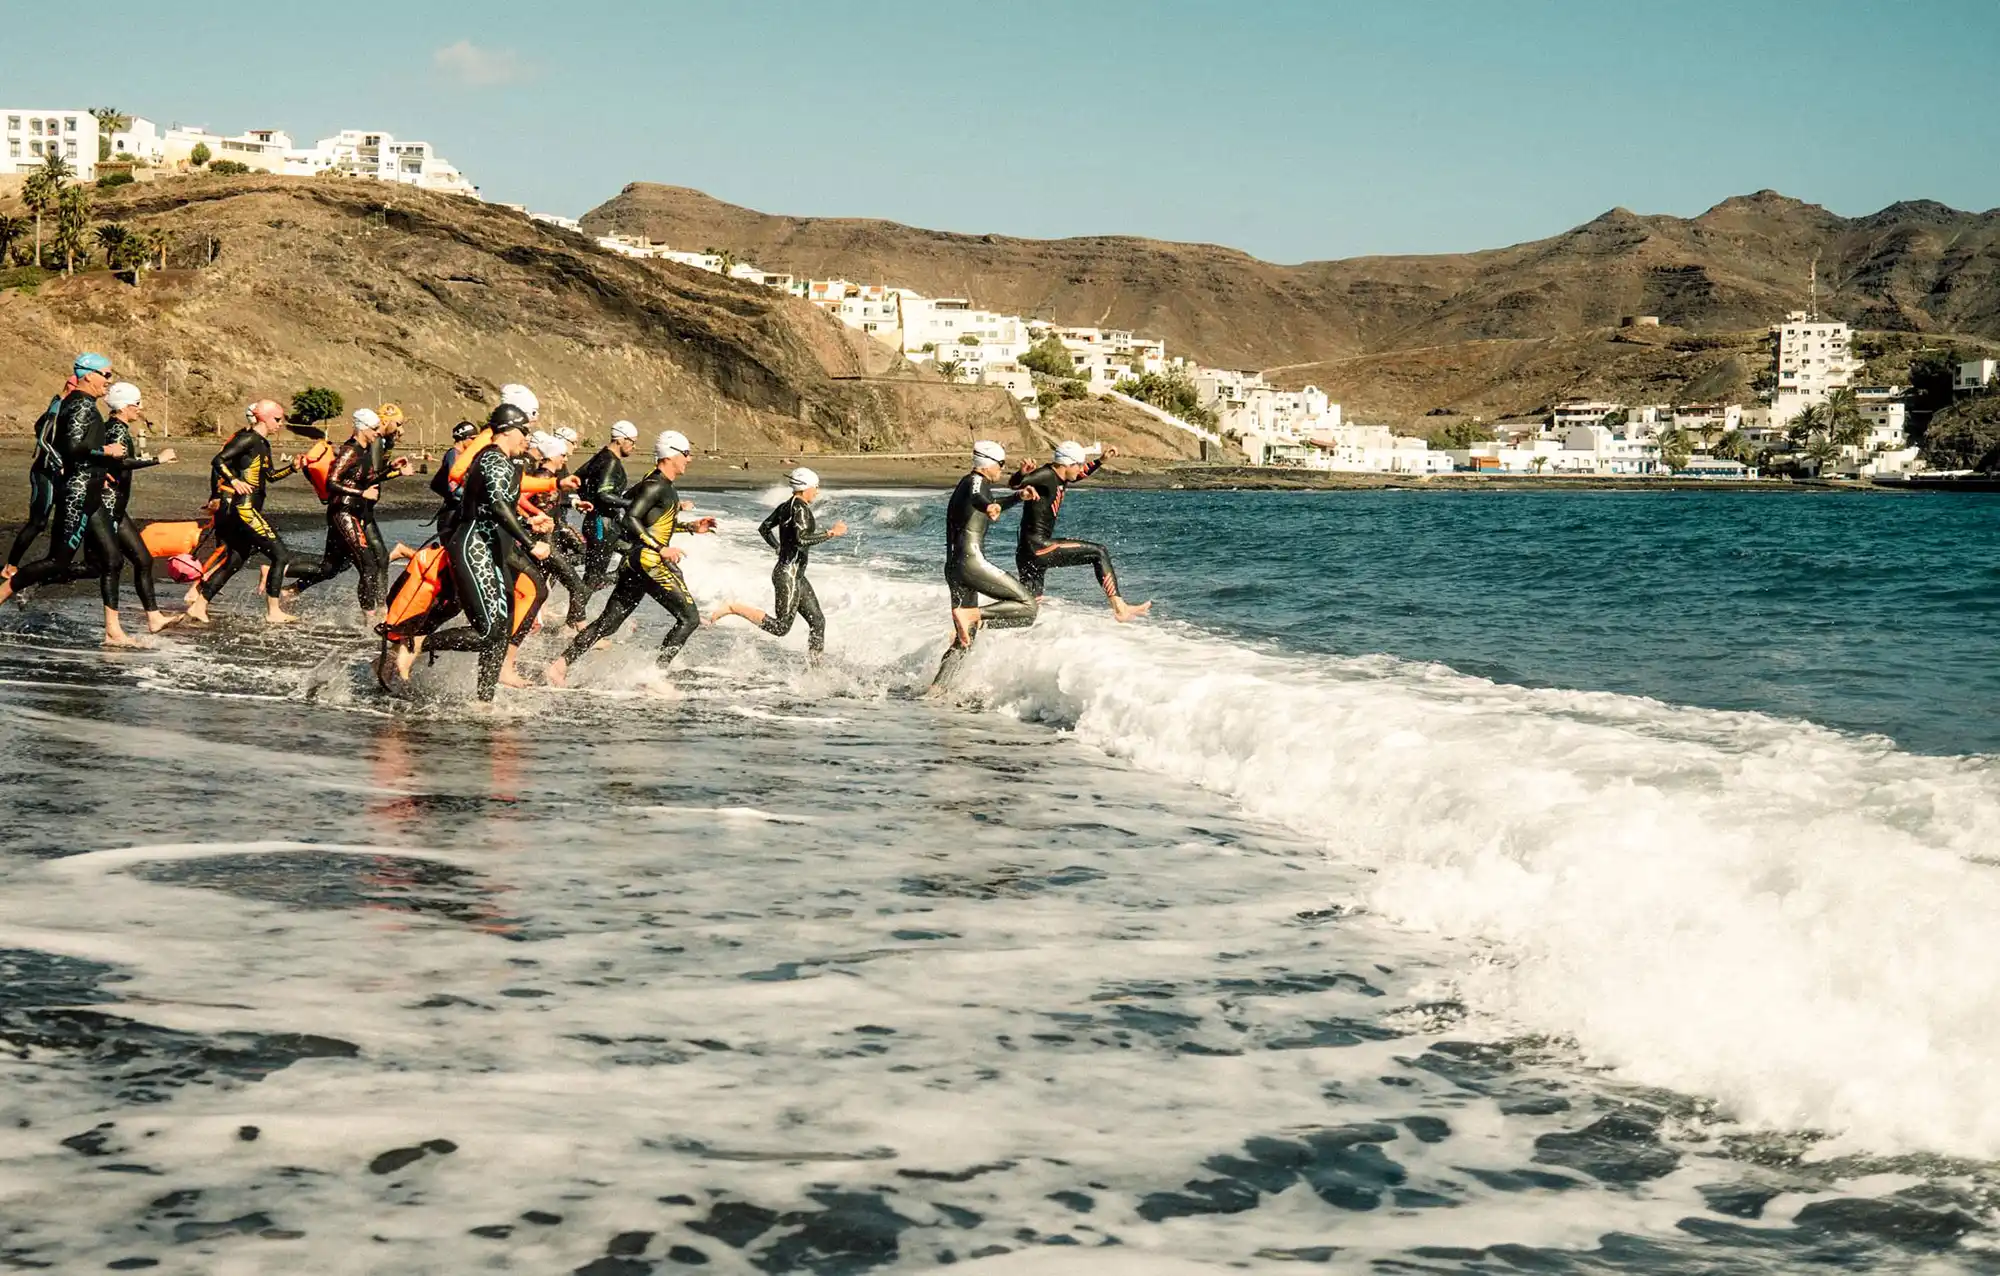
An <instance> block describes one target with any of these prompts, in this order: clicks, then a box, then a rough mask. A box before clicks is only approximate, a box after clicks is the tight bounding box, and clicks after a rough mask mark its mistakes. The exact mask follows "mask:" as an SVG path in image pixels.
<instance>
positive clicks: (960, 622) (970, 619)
mask: <svg viewBox="0 0 2000 1276" xmlns="http://www.w3.org/2000/svg"><path fill="white" fill-rule="evenodd" d="M977 628H979V608H977V607H954V608H952V609H951V645H952V646H954V647H970V646H971V645H972V632H973V630H975V629H977Z"/></svg>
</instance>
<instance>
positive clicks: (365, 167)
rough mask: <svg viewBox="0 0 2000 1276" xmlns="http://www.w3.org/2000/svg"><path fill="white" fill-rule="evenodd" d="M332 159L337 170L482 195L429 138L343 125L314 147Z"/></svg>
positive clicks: (419, 185) (358, 175)
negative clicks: (403, 137)
mask: <svg viewBox="0 0 2000 1276" xmlns="http://www.w3.org/2000/svg"><path fill="white" fill-rule="evenodd" d="M313 149H314V150H315V151H317V152H318V153H319V154H321V155H325V156H329V157H331V159H332V164H331V167H332V168H333V170H334V171H335V172H338V173H344V174H350V175H352V176H355V177H372V178H374V179H376V180H377V181H382V182H397V183H400V184H402V185H404V186H415V187H417V188H419V189H420V190H431V191H443V192H444V193H446V194H448V195H469V196H471V197H473V198H475V199H476V198H478V196H479V188H478V187H477V186H474V185H473V184H472V183H471V182H470V181H467V180H466V178H465V175H464V174H463V173H461V172H459V171H458V169H456V168H454V167H453V166H452V165H451V164H450V162H448V161H447V160H446V159H445V158H444V157H443V156H442V155H439V154H438V153H437V150H436V148H435V147H433V146H432V145H431V144H430V143H429V142H398V141H397V140H396V139H395V137H394V135H392V134H389V133H382V132H376V131H374V130H371V129H342V130H341V131H340V132H339V133H337V134H335V135H334V136H332V137H326V138H321V139H320V141H319V144H318V145H317V146H315V147H314V148H313Z"/></svg>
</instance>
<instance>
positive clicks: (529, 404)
mask: <svg viewBox="0 0 2000 1276" xmlns="http://www.w3.org/2000/svg"><path fill="white" fill-rule="evenodd" d="M500 402H502V403H506V404H510V405H512V406H514V407H517V408H519V409H521V411H523V412H525V413H527V414H528V419H529V420H530V421H532V420H534V419H535V418H536V417H538V416H540V415H541V414H542V401H541V400H540V399H537V398H536V397H535V392H534V391H533V390H530V389H529V388H528V387H527V386H524V385H517V384H511V383H510V384H508V385H503V386H501V387H500Z"/></svg>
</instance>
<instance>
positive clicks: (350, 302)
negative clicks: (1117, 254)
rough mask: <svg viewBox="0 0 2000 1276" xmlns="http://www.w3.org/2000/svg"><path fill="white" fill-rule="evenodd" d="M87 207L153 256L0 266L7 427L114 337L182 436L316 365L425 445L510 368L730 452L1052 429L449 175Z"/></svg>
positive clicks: (1176, 447)
mask: <svg viewBox="0 0 2000 1276" xmlns="http://www.w3.org/2000/svg"><path fill="white" fill-rule="evenodd" d="M9 211H13V212H18V204H14V205H11V206H10V205H9V204H8V202H7V201H4V200H0V212H9ZM95 217H96V218H97V219H98V220H100V221H115V222H119V223H122V224H124V225H126V226H128V227H131V228H134V229H145V230H152V229H157V230H160V231H163V232H165V233H166V234H167V235H168V236H169V238H170V241H171V243H172V245H173V247H172V248H171V249H170V251H169V254H168V258H169V260H168V266H169V267H170V268H169V269H167V270H164V271H152V270H149V271H146V272H144V273H142V274H141V275H139V276H138V281H137V283H136V285H135V284H133V283H131V282H123V281H121V280H119V279H118V278H116V277H114V276H112V275H111V274H109V273H107V272H105V271H103V270H102V269H95V270H92V271H89V272H87V273H81V274H78V275H77V276H76V277H74V278H63V277H60V276H57V277H55V278H51V279H47V280H44V281H40V282H39V283H30V284H28V285H26V286H17V287H0V429H5V430H6V431H8V432H20V431H24V430H25V429H27V428H28V425H29V424H30V423H31V422H32V421H33V420H34V419H35V416H36V414H37V413H38V412H39V411H40V410H41V408H42V406H43V404H45V403H46V402H47V400H48V396H49V394H50V393H51V392H53V391H54V390H55V389H56V388H57V387H59V386H60V384H61V372H62V370H64V369H66V368H67V367H68V366H69V361H70V360H71V359H72V358H73V357H74V356H75V353H76V352H77V351H78V350H101V351H103V352H105V353H106V354H108V355H110V356H111V358H112V359H113V361H114V363H115V364H116V366H117V368H118V369H119V370H120V372H121V373H122V374H124V375H128V376H130V377H131V378H132V379H133V380H135V381H136V382H138V383H139V385H140V386H141V388H142V390H143V391H144V393H145V394H146V396H147V407H148V411H149V412H150V413H151V414H153V416H154V417H155V419H156V420H159V419H164V420H166V421H167V422H168V423H170V424H172V425H173V426H174V427H175V429H176V432H177V433H178V432H184V431H187V430H188V429H190V428H193V429H195V430H196V431H197V432H203V433H206V432H212V431H214V430H217V429H221V430H225V431H226V430H230V429H234V428H235V427H236V425H237V424H238V423H240V421H241V413H242V406H243V404H244V403H245V402H246V401H248V400H250V399H255V398H260V397H264V396H272V397H279V398H284V397H287V396H289V395H290V394H292V393H293V392H295V391H297V390H298V389H300V388H302V387H303V386H305V385H308V384H314V385H324V386H328V387H331V388H333V389H335V390H337V391H338V392H339V393H340V394H341V395H342V396H343V397H344V398H345V399H346V400H347V402H348V403H349V405H350V406H360V405H363V404H372V403H379V402H384V401H395V402H398V403H400V404H402V405H403V406H404V407H405V408H407V409H408V410H409V411H410V412H411V414H412V418H413V420H414V421H415V422H416V423H417V426H418V431H419V433H418V438H417V442H418V443H419V445H423V444H429V445H431V446H433V447H435V446H436V445H438V444H439V443H440V442H441V441H442V440H443V438H444V436H445V434H446V432H447V431H448V430H449V428H450V426H451V424H452V423H453V422H454V421H457V420H459V419H460V418H463V417H482V416H483V415H484V413H485V412H486V410H487V409H488V408H489V407H490V406H491V405H492V403H493V402H494V401H495V398H496V396H497V393H498V387H499V386H500V385H501V384H503V383H505V382H508V381H522V382H526V383H528V384H530V385H532V386H533V387H534V388H535V389H536V390H537V392H538V393H539V394H540V396H541V400H542V404H543V416H544V419H545V420H547V421H549V422H550V423H551V424H567V425H572V426H575V427H576V428H578V429H579V430H580V431H581V432H582V433H583V434H584V435H585V436H586V437H589V438H596V439H602V438H603V437H604V434H605V431H606V430H607V429H608V427H609V424H610V422H612V421H613V420H616V419H618V418H620V417H627V418H630V419H632V420H633V421H635V422H637V423H639V425H640V427H641V429H642V430H646V431H653V430H658V429H663V428H666V427H669V426H673V427H677V428H680V429H683V430H685V431H686V432H687V433H688V434H689V435H690V436H691V437H692V438H694V439H695V440H696V442H697V443H698V444H699V445H700V446H702V447H703V448H704V449H706V448H708V447H710V446H714V447H718V448H720V449H722V450H724V451H732V452H738V453H754V454H769V453H812V452H853V451H860V450H866V451H872V452H901V451H932V450H946V451H952V452H956V451H957V450H959V449H960V448H962V447H964V446H965V445H966V444H967V443H968V442H969V441H970V440H972V439H974V438H978V437H995V438H1000V439H1001V440H1003V441H1005V442H1008V443H1009V445H1010V446H1020V447H1023V448H1036V447H1045V446H1047V444H1048V439H1047V438H1046V437H1045V436H1044V434H1045V430H1046V429H1049V428H1058V429H1059V428H1061V424H1060V423H1058V422H1051V423H1048V424H1047V425H1046V426H1038V425H1036V424H1033V423H1029V422H1027V421H1026V420H1025V418H1024V417H1023V416H1022V414H1021V412H1020V411H1019V409H1018V407H1017V406H1016V405H1015V403H1014V401H1013V399H1012V397H1011V396H1009V395H1008V394H1007V392H1006V391H1005V390H1002V389H999V388H997V387H985V386H949V385H946V384H944V383H943V382H942V381H941V380H940V379H939V378H937V377H936V376H935V375H933V374H929V373H925V372H922V371H920V370H918V369H915V368H913V367H911V366H910V365H908V364H905V363H903V362H902V361H901V360H900V359H898V358H896V357H895V356H894V355H893V354H892V353H889V352H886V351H884V350H882V349H881V348H880V347H879V346H877V345H875V344H874V343H871V342H869V341H867V340H865V339H864V338H862V337H861V336H860V335H859V334H857V333H853V332H851V331H849V330H847V329H845V328H843V327H842V326H841V324H840V323H839V322H838V321H837V320H835V319H833V318H832V317H830V316H828V315H825V314H823V313H821V312H820V311H818V310H817V309H815V308H814V307H813V306H811V305H810V304H808V303H807V302H805V301H802V300H799V299H797V298H793V297H788V296H785V295H783V294H781V293H776V292H773V291H771V290H770V289H767V288H762V287H758V286H756V285H753V284H747V283H743V282H741V281H738V280H732V279H726V278H723V277H721V276H718V275H715V274H711V273H709V272H706V271H702V270H696V269H692V268H689V267H686V266H681V265H677V264H675V263H672V262H663V261H634V260H631V259H628V258H624V257H620V256H618V255H616V254H612V253H607V252H604V251H602V250H601V249H599V248H597V247H596V246H595V245H594V244H592V243H591V242H590V241H589V240H587V239H585V238H584V237H582V236H580V235H577V234H575V233H573V232H570V231H564V230H559V229H557V228H554V227H551V226H548V225H544V224H542V223H538V222H534V221H531V220H530V219H529V218H527V217H525V216H523V215H522V214H520V213H518V212H515V211H512V210H510V209H506V208H501V207H498V206H495V205H489V204H482V203H479V202H477V201H474V200H467V199H463V198H460V197H456V196H451V195H442V194H435V193H431V192H427V191H419V190H411V189H408V188H403V187H395V186H388V185H384V184H382V183H378V182H369V181H360V180H343V179H334V178H313V179H309V180H305V179H293V178H282V177H263V176H251V177H214V176H195V177H186V178H174V179H169V180H165V181H161V182H157V183H146V184H136V185H132V186H127V187H124V188H122V189H120V190H116V191H106V192H99V193H98V198H97V200H96V210H95ZM91 264H92V265H94V266H97V265H101V263H97V262H93V263H91ZM17 273H18V272H17ZM1125 416H1128V417H1131V418H1135V419H1136V422H1137V424H1136V426H1134V423H1133V421H1129V420H1124V419H1123V418H1122V417H1121V419H1120V420H1113V421H1109V422H1106V423H1104V425H1103V427H1102V428H1103V429H1105V430H1106V432H1107V436H1108V437H1110V438H1112V439H1114V440H1116V441H1117V442H1119V443H1120V445H1121V446H1124V447H1126V448H1127V449H1128V450H1129V451H1131V452H1132V453H1133V454H1135V455H1139V456H1159V457H1163V458H1164V457H1173V456H1184V455H1186V454H1187V453H1188V452H1189V451H1191V450H1192V449H1191V445H1190V444H1189V443H1187V442H1184V441H1183V439H1177V438H1169V437H1165V436H1168V435H1171V434H1172V433H1173V432H1172V431H1170V430H1167V429H1164V428H1161V427H1156V425H1155V423H1152V422H1149V421H1147V420H1146V419H1145V418H1143V417H1139V416H1138V414H1136V413H1126V414H1125ZM1126 427H1133V428H1129V429H1128V428H1126Z"/></svg>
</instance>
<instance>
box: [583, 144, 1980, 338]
mask: <svg viewBox="0 0 2000 1276" xmlns="http://www.w3.org/2000/svg"><path fill="white" fill-rule="evenodd" d="M585 226H586V228H587V229H590V230H592V231H596V232H606V231H613V230H616V231H620V232H625V233H635V234H645V235H649V236H651V237H653V238H654V239H657V240H661V241H663V242H666V243H670V244H673V245H675V246H677V247H680V246H686V247H694V248H701V247H709V246H714V247H720V248H728V249H730V250H732V251H734V252H736V253H737V254H738V255H739V256H741V257H743V258H745V259H746V260H751V261H755V262H756V263H757V264H759V265H761V266H764V267H767V268H769V269H776V270H789V271H793V272H795V273H800V274H808V275H812V276H816V277H827V276H845V277H848V278H852V279H867V280H885V281H891V282H898V283H906V284H908V285H910V286H911V287H914V288H916V289H918V290H920V291H923V292H926V293H931V294H933V295H948V296H949V295H964V296H970V297H973V298H975V299H976V300H977V301H979V302H980V303H981V304H982V305H986V306H990V307H992V308H994V309H998V310H1003V311H1010V312H1016V313H1021V314H1030V315H1040V316H1046V317H1049V318H1053V319H1057V320H1060V321H1062V322H1065V323H1079V324H1086V323H1087V324H1101V325H1109V326H1117V327H1130V328H1135V329H1139V330H1142V331H1145V332H1150V333H1156V334H1160V335H1163V336H1165V337H1166V339H1167V341H1168V343H1169V349H1170V350H1175V351H1179V352H1185V353H1190V354H1193V355H1194V356H1196V357H1197V358H1199V359H1201V360H1202V361H1204V362H1206V363H1211V364H1220V365H1224V366H1237V367H1270V366H1274V365H1300V364H1314V363H1318V362H1321V361H1325V360H1337V359H1349V358H1352V357H1354V356H1359V355H1378V354H1385V353H1389V352H1395V351H1411V350H1415V349H1418V348H1421V347H1430V346H1453V345H1456V344H1458V343H1461V342H1468V341H1480V342H1485V341H1494V340H1516V341H1547V340H1550V339H1553V338H1559V337H1564V336H1568V335H1572V334H1579V333H1584V332H1587V331H1590V330H1593V329H1599V328H1604V327H1608V326H1610V325H1614V324H1616V323H1617V322H1618V319H1619V318H1620V316H1622V315H1627V314H1654V315H1659V316H1660V317H1661V318H1662V319H1663V320H1664V321H1665V322H1666V323H1667V324H1669V325H1672V326H1676V327H1679V328H1682V329H1686V330H1690V331H1694V332H1698V333H1704V334H1707V333H1721V332H1733V331H1739V330H1747V329H1753V328H1757V327H1760V326H1762V325H1764V324H1768V323H1769V322H1771V321H1772V320H1773V319H1775V318H1778V317H1780V316H1782V315H1783V313H1784V312H1785V311H1787V310H1790V309H1794V308H1797V307H1798V306H1800V305H1802V304H1804V299H1805V298H1804V294H1805V283H1806V272H1807V268H1808V266H1809V265H1810V264H1811V262H1812V261H1813V259H1814V258H1815V256H1817V257H1818V258H1819V276H1820V305H1821V309H1822V310H1824V311H1826V312H1828V313H1830V314H1832V315H1834V316H1837V317H1839V318H1843V319H1847V320H1849V321H1850V322H1852V323H1854V324H1856V325H1857V326H1860V327H1867V328H1887V329H1899V330H1906V331H1921V332H1930V331H1947V332H1964V333H1973V334H1984V335H1987V336H1992V337H2000V210H1996V211H1992V212H1986V213H1965V212H1959V211H1957V210H1954V209H1950V208H1946V207H1945V206H1943V205H1941V204H1935V203H1929V202H1915V203H1902V204H1896V205H1893V206H1891V207H1889V208H1885V209H1883V210H1882V211H1881V212H1879V213H1874V214H1871V215H1869V216H1867V217H1860V218H1844V217H1839V216H1836V215H1835V214H1833V213H1830V212H1828V211H1827V210H1826V209H1824V208H1821V207H1819V206H1817V205H1813V204H1806V203H1802V202H1800V201H1798V200H1795V199H1789V198H1786V197H1785V196H1782V195H1779V194H1776V193H1774V192H1771V191H1762V192H1759V193H1758V194H1755V195H1748V196H1742V197H1738V198H1734V199H1729V200H1726V201H1724V202H1723V203H1721V204H1718V205H1716V206H1715V207H1714V208H1711V209H1710V210H1708V211H1707V212H1705V213H1703V214H1702V215H1701V216H1699V217H1694V218H1679V217H1666V216H1641V215H1639V214H1636V213H1632V212H1628V211H1626V210H1625V209H1622V208H1619V209H1613V210H1612V211H1610V212H1608V213H1606V214H1604V215H1603V216H1602V217H1599V218H1597V219H1596V220H1594V221H1591V222H1589V223H1587V224H1585V225H1582V226H1579V227H1577V228H1575V229H1574V230H1569V231H1565V232H1564V233H1562V234H1560V235H1556V236H1554V237H1553V238H1549V239H1543V240H1538V241H1535V242H1533V243H1527V244H1516V245H1514V246H1513V247H1510V248H1498V249H1492V250H1489V251H1485V252H1476V253H1465V254H1456V255H1442V256H1407V257H1359V258H1353V259H1349V260H1344V261H1319V262H1307V263H1304V264H1302V265H1295V266H1285V265H1276V264H1273V263H1270V262H1265V261H1259V260H1257V259H1256V258H1254V257H1251V256H1249V255H1247V254H1245V253H1241V252H1237V251H1235V250H1233V249H1228V248H1218V247H1215V246H1213V245H1207V244H1176V243H1162V242H1159V241H1155V240H1147V239H1134V238H1120V237H1092V238H1080V239H1061V240H1033V239H1016V238H1012V237H1009V236H1005V235H959V234H947V233H944V232H940V231H931V230H919V229H915V228H912V227H908V226H900V225H897V224H895V223H893V222H885V221H872V220H862V219H853V218H802V217H781V216H773V215H768V214H764V213H759V212H755V211H752V210H750V209H746V208H738V207H736V206H734V205H731V204H725V203H722V202H721V201H719V200H715V199H712V198H710V197H709V196H707V195H704V194H702V193H701V192H699V191H693V190H687V189H685V188H681V187H673V186H658V185H652V184H648V183H638V184H634V185H631V186H627V187H626V188H625V189H624V191H623V192H622V193H620V194H619V195H618V196H617V197H616V198H615V199H613V200H611V201H610V202H609V203H607V204H605V205H603V206H602V207H600V208H598V209H596V210H595V211H593V212H592V213H591V214H589V216H588V217H586V218H585Z"/></svg>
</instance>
